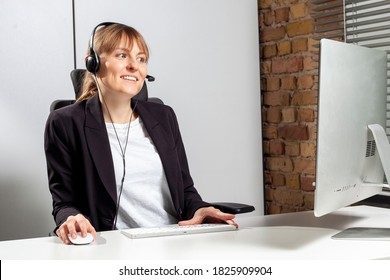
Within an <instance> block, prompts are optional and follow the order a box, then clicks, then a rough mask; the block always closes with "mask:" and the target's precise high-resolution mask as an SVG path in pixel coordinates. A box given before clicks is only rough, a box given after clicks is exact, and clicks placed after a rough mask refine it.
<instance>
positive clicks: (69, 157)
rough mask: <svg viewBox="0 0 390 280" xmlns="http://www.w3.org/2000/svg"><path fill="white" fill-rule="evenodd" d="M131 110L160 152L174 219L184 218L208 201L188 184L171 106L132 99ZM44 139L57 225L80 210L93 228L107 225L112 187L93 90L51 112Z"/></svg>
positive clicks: (113, 195)
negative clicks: (133, 108) (80, 100)
mask: <svg viewBox="0 0 390 280" xmlns="http://www.w3.org/2000/svg"><path fill="white" fill-rule="evenodd" d="M136 112H137V113H138V114H139V116H140V117H141V119H142V121H143V123H144V125H145V128H146V130H147V131H148V133H149V135H150V137H151V139H152V140H153V143H154V145H155V147H156V149H157V151H158V153H159V155H160V158H161V161H162V164H163V167H164V171H165V175H166V178H167V181H168V185H169V189H170V192H171V196H172V201H173V204H174V206H175V209H176V211H177V219H178V220H183V219H190V218H191V217H192V216H193V215H194V212H195V211H196V210H197V209H199V208H201V207H206V206H209V204H208V203H206V202H204V201H202V199H201V197H200V195H199V194H198V192H197V191H196V189H195V187H194V183H193V181H192V178H191V175H190V172H189V168H188V163H187V158H186V153H185V150H184V145H183V142H182V139H181V135H180V131H179V126H178V122H177V119H176V116H175V113H174V111H173V110H172V109H171V108H170V107H168V106H166V105H162V104H156V103H151V102H145V101H138V104H137V107H136ZM44 140H45V145H44V147H45V154H46V162H47V170H48V179H49V189H50V192H51V194H52V198H53V216H54V219H55V222H56V225H57V227H58V226H60V225H61V224H62V223H63V222H64V221H65V220H66V219H67V218H68V217H69V216H70V215H76V214H78V213H82V214H83V215H85V216H86V217H87V218H88V219H89V220H90V221H91V223H92V225H93V226H94V227H95V229H96V230H97V231H102V230H111V229H112V226H113V222H114V218H115V211H116V201H117V192H116V183H115V174H114V165H113V161H112V155H111V149H110V143H109V140H108V135H107V130H106V126H105V122H104V119H103V113H102V109H101V103H100V101H99V98H98V95H95V96H93V97H91V98H90V99H88V100H84V101H82V102H78V103H75V104H73V105H70V106H67V107H64V108H61V109H58V110H55V111H53V112H51V113H50V115H49V117H48V120H47V123H46V128H45V139H44Z"/></svg>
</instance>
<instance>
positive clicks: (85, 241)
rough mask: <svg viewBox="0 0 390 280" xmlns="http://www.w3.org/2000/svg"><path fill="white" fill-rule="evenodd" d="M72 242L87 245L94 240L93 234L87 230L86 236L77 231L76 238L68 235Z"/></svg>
mask: <svg viewBox="0 0 390 280" xmlns="http://www.w3.org/2000/svg"><path fill="white" fill-rule="evenodd" d="M68 237H69V240H70V242H72V244H74V245H86V244H89V243H91V242H92V241H93V235H92V234H90V233H89V232H87V235H86V236H85V237H82V236H81V232H78V233H77V237H76V238H72V236H71V235H70V234H69V235H68Z"/></svg>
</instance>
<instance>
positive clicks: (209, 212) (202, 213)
mask: <svg viewBox="0 0 390 280" xmlns="http://www.w3.org/2000/svg"><path fill="white" fill-rule="evenodd" d="M234 218H235V215H234V214H229V213H224V212H222V211H221V210H219V209H217V208H214V207H212V206H210V207H204V208H199V209H198V210H196V212H195V214H194V216H193V217H192V219H190V220H186V221H180V222H179V226H187V225H195V224H203V223H226V224H229V225H234V226H235V227H237V228H238V225H237V224H236V223H235V222H234V220H233V219H234Z"/></svg>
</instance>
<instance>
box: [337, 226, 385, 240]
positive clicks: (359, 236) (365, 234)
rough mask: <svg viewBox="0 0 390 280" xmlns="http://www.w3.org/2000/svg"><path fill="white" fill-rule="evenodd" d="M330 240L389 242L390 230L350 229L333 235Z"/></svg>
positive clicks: (372, 228)
mask: <svg viewBox="0 0 390 280" xmlns="http://www.w3.org/2000/svg"><path fill="white" fill-rule="evenodd" d="M332 239H343V240H345V239H349V240H378V241H379V240H381V241H384V240H386V241H387V240H388V241H390V228H375V227H351V228H347V229H346V230H343V231H341V232H339V233H337V234H335V235H333V236H332Z"/></svg>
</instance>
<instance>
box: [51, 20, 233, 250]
mask: <svg viewBox="0 0 390 280" xmlns="http://www.w3.org/2000/svg"><path fill="white" fill-rule="evenodd" d="M95 31H96V32H95ZM90 44H91V45H90V49H89V54H88V56H87V57H86V65H87V69H88V70H89V73H87V74H86V77H85V80H84V85H83V94H82V95H81V97H80V98H79V99H78V100H77V102H76V103H75V104H73V105H71V106H67V107H65V108H62V109H59V110H56V111H54V112H52V113H51V114H50V116H49V118H48V121H47V125H46V130H45V153H46V160H47V167H48V177H49V188H50V192H51V194H52V198H53V216H54V219H55V222H56V225H57V227H56V231H55V232H56V234H57V235H58V236H59V237H60V238H61V240H62V241H63V242H64V243H66V244H69V243H70V240H69V234H70V235H71V236H72V237H73V238H75V237H76V232H81V235H82V236H86V234H87V233H88V232H89V233H91V234H92V235H93V236H94V237H96V231H103V230H111V229H121V228H130V227H147V226H160V225H165V224H172V223H179V225H189V224H199V223H202V222H206V221H212V222H226V223H229V224H234V225H235V223H234V221H233V218H234V215H232V214H227V213H223V212H221V211H219V210H217V209H215V208H214V207H211V206H210V205H209V204H208V203H206V202H204V201H203V200H202V199H201V197H200V195H199V194H198V192H197V191H196V189H195V188H194V184H193V181H192V178H191V176H190V172H189V169H188V163H187V159H186V154H185V150H184V146H183V143H182V139H181V136H180V131H179V127H178V122H177V120H176V116H175V114H174V112H173V110H172V109H171V108H170V107H168V106H166V105H162V104H156V103H151V102H146V101H134V100H132V98H133V97H134V96H136V95H137V94H138V93H139V92H140V91H141V89H142V87H143V84H144V80H145V78H146V76H147V62H148V59H149V51H148V47H147V45H146V43H145V41H144V39H143V37H142V36H141V34H139V33H138V32H137V31H136V30H135V29H133V28H131V27H129V26H126V25H122V24H117V23H102V24H99V25H98V26H96V27H95V29H94V31H93V33H92V36H91V42H90Z"/></svg>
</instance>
